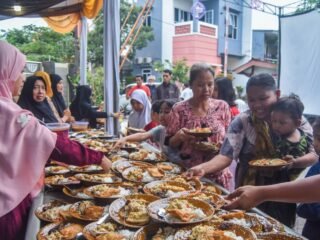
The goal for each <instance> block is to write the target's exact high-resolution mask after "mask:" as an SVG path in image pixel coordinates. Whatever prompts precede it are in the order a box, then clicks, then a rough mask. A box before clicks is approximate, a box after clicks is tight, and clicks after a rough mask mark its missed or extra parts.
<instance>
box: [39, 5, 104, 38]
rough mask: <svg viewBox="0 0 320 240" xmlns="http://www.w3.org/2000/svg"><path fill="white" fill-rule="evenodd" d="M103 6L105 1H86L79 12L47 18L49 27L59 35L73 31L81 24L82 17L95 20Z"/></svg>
mask: <svg viewBox="0 0 320 240" xmlns="http://www.w3.org/2000/svg"><path fill="white" fill-rule="evenodd" d="M102 6H103V0H84V1H83V2H82V8H81V10H80V11H79V12H76V13H71V14H67V15H62V16H52V17H45V18H44V20H45V21H46V22H47V24H48V26H49V27H50V28H52V29H53V30H54V31H56V32H59V33H67V32H70V31H72V30H73V29H74V28H75V27H76V26H77V25H78V23H79V22H80V19H81V16H85V17H87V18H89V19H92V18H95V17H96V16H97V15H98V13H99V11H100V10H101V8H102Z"/></svg>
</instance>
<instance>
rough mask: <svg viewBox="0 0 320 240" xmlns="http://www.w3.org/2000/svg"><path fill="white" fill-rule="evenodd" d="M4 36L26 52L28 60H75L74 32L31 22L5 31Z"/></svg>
mask: <svg viewBox="0 0 320 240" xmlns="http://www.w3.org/2000/svg"><path fill="white" fill-rule="evenodd" d="M2 38H4V39H5V40H6V41H8V42H9V43H11V44H12V45H14V46H16V47H17V48H18V49H20V50H21V52H23V53H24V54H26V55H27V58H28V60H32V61H48V60H50V61H55V62H74V38H73V36H72V33H67V34H60V33H57V32H54V31H53V30H51V29H50V28H47V27H38V26H35V25H32V24H31V25H27V26H24V27H23V28H22V29H16V28H14V29H12V30H11V29H10V30H8V31H3V36H2Z"/></svg>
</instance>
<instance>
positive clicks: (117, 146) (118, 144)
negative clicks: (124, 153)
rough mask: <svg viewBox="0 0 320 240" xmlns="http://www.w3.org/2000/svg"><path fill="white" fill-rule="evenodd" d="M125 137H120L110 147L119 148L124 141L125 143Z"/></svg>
mask: <svg viewBox="0 0 320 240" xmlns="http://www.w3.org/2000/svg"><path fill="white" fill-rule="evenodd" d="M126 142H127V141H126V139H125V138H120V139H119V140H118V141H117V142H116V144H115V145H114V146H113V147H112V149H116V148H120V147H122V146H123V145H124V144H125V143H126Z"/></svg>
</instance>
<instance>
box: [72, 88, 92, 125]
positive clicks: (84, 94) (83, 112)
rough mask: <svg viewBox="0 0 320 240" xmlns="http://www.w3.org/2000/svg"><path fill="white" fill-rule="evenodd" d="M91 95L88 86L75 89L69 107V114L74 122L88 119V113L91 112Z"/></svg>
mask: <svg viewBox="0 0 320 240" xmlns="http://www.w3.org/2000/svg"><path fill="white" fill-rule="evenodd" d="M91 94H92V90H91V88H90V87H89V86H88V85H81V86H78V87H77V93H76V98H75V99H74V100H73V101H72V103H71V105H70V111H71V114H72V116H74V117H75V119H76V120H81V119H84V118H88V112H89V111H90V110H91V100H90V97H91Z"/></svg>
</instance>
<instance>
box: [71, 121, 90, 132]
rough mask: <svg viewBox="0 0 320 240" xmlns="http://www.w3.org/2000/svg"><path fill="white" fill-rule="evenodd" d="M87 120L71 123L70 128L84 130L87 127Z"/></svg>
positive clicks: (78, 130)
mask: <svg viewBox="0 0 320 240" xmlns="http://www.w3.org/2000/svg"><path fill="white" fill-rule="evenodd" d="M88 125H89V122H80V121H76V122H73V123H71V129H72V130H73V131H75V132H80V131H86V130H87V129H88Z"/></svg>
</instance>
